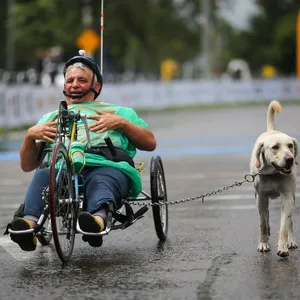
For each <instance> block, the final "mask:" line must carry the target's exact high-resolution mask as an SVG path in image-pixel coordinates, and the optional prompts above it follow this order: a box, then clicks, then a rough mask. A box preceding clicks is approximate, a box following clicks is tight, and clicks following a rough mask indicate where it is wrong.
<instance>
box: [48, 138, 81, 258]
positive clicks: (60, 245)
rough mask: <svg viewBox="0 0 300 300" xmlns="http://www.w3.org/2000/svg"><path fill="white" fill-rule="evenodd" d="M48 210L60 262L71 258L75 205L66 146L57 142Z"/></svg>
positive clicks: (74, 226) (74, 230)
mask: <svg viewBox="0 0 300 300" xmlns="http://www.w3.org/2000/svg"><path fill="white" fill-rule="evenodd" d="M49 211H50V217H51V227H52V235H53V239H54V244H55V248H56V251H57V254H58V256H59V258H60V259H61V261H62V262H64V263H65V262H68V261H69V260H70V258H71V255H72V252H73V247H74V242H75V233H76V213H77V211H76V205H75V202H74V188H73V182H72V171H71V165H70V160H69V158H68V153H67V149H66V147H65V146H64V145H63V144H62V143H60V142H58V143H57V144H56V145H55V147H54V148H53V151H52V158H51V164H50V176H49Z"/></svg>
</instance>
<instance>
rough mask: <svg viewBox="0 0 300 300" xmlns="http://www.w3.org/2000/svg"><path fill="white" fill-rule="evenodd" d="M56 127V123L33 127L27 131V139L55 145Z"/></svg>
mask: <svg viewBox="0 0 300 300" xmlns="http://www.w3.org/2000/svg"><path fill="white" fill-rule="evenodd" d="M56 125H57V122H56V121H51V122H46V123H43V124H39V125H35V126H32V127H31V128H29V129H28V131H27V137H28V138H30V139H32V140H43V141H45V142H49V143H53V142H54V138H55V135H56Z"/></svg>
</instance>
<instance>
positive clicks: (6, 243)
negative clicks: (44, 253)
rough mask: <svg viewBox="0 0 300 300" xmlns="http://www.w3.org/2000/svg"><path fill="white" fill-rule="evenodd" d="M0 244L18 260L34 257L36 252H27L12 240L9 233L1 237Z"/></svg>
mask: <svg viewBox="0 0 300 300" xmlns="http://www.w3.org/2000/svg"><path fill="white" fill-rule="evenodd" d="M0 246H1V247H3V248H4V250H5V251H6V252H7V253H8V254H10V255H11V256H12V257H13V258H14V259H15V260H17V261H25V260H28V259H30V258H32V257H34V252H35V251H32V252H25V251H23V250H22V249H21V248H20V247H19V245H17V244H16V243H14V242H13V241H11V239H10V237H9V236H8V235H7V236H5V237H0Z"/></svg>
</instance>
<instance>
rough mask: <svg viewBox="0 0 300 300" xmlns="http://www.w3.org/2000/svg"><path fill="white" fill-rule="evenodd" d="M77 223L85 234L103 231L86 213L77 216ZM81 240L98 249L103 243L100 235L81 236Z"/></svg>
mask: <svg viewBox="0 0 300 300" xmlns="http://www.w3.org/2000/svg"><path fill="white" fill-rule="evenodd" d="M78 222H79V226H80V228H81V230H83V231H85V232H101V231H103V229H104V227H103V226H102V224H101V223H99V222H98V220H97V219H96V218H95V217H94V216H93V215H92V214H90V213H89V212H87V211H84V212H82V213H80V214H79V216H78ZM82 240H83V241H84V242H88V243H89V244H90V246H92V247H100V246H101V245H102V243H103V239H102V236H101V235H98V236H97V235H83V236H82Z"/></svg>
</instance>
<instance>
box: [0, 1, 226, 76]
mask: <svg viewBox="0 0 300 300" xmlns="http://www.w3.org/2000/svg"><path fill="white" fill-rule="evenodd" d="M6 1H8V0H6ZM220 1H221V2H224V1H225V2H228V1H230V0H223V1H222V0H212V1H210V5H211V16H210V19H211V23H212V24H214V26H215V28H217V25H216V24H217V19H218V17H217V11H218V3H219V2H220ZM84 3H85V4H86V3H88V4H89V5H91V7H92V14H93V15H92V17H93V23H92V24H91V27H92V28H93V29H94V30H95V31H97V32H98V33H99V34H100V1H99V0H88V1H87V0H63V1H62V0H16V5H15V9H14V28H16V32H15V49H16V53H15V57H16V60H17V65H16V66H17V69H24V68H27V67H30V66H35V64H36V54H37V53H38V52H39V51H40V49H48V48H51V47H53V46H61V47H62V49H63V51H64V59H67V58H68V57H70V56H72V55H74V54H75V53H76V52H77V51H78V49H77V46H76V43H75V42H76V39H77V38H78V36H79V35H80V33H81V32H82V31H83V30H84V25H83V23H82V8H83V5H84ZM176 3H177V4H176ZM176 3H175V1H174V0H130V1H124V0H109V1H104V13H105V20H104V26H105V30H104V49H105V53H108V54H109V57H110V58H111V62H112V67H113V69H114V70H115V71H116V72H123V71H124V70H127V69H129V70H131V71H133V72H156V73H157V72H158V71H159V67H160V63H161V62H162V61H163V60H164V59H165V58H173V59H175V60H177V61H178V62H179V63H181V62H184V61H187V60H191V59H193V58H194V57H196V56H197V55H198V54H199V51H200V39H201V34H200V33H201V23H200V22H199V15H200V12H201V7H200V5H201V1H199V0H185V1H179V2H176ZM0 30H1V29H0ZM95 55H96V58H97V59H99V57H97V56H99V51H97V52H96V53H95Z"/></svg>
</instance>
